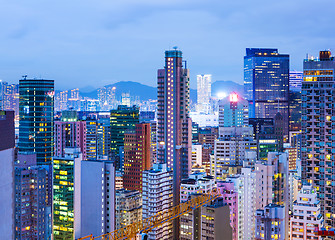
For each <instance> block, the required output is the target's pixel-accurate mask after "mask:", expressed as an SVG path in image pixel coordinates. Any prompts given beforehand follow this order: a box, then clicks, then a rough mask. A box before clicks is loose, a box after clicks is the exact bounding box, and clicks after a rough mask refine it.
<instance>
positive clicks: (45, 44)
mask: <svg viewBox="0 0 335 240" xmlns="http://www.w3.org/2000/svg"><path fill="white" fill-rule="evenodd" d="M0 4H1V5H0V6H1V8H0V29H1V34H0V46H1V47H0V79H2V80H4V81H8V82H17V81H18V79H19V78H20V77H21V76H22V75H24V74H28V76H30V77H43V78H49V79H55V80H56V87H57V88H59V89H64V88H73V87H85V86H94V87H99V86H102V85H106V84H111V83H114V82H117V81H137V82H141V83H144V84H148V85H151V86H155V85H156V72H157V69H158V68H161V67H163V64H164V61H163V57H164V50H166V49H169V48H172V47H173V46H178V47H179V48H180V49H181V50H182V51H183V53H184V58H185V59H186V60H187V61H188V67H189V68H190V71H191V86H192V87H193V88H195V86H196V81H195V76H196V74H207V73H210V74H212V75H213V80H214V81H216V80H231V81H236V82H238V83H242V82H243V56H244V54H245V48H247V47H271V48H278V49H279V51H280V52H281V53H288V54H290V56H291V69H296V70H301V69H302V60H303V59H304V58H305V56H306V53H310V54H312V55H317V54H318V51H319V50H324V49H333V50H334V51H335V48H334V46H335V31H334V28H335V27H334V23H335V14H334V9H335V1H334V0H317V1H315V0H314V1H311V0H304V1H302V0H281V1H271V0H270V1H269V0H267V1H266V0H254V1H250V0H249V1H247V0H240V1H223V0H202V1H200V0H169V1H166V0H120V1H119V0H109V1H107V0H98V1H87V0H81V1H79V0H71V1H65V0H58V1H46V0H29V1H23V0H21V1H17V0H11V1H4V0H0Z"/></svg>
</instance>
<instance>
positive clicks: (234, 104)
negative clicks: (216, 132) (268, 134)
mask: <svg viewBox="0 0 335 240" xmlns="http://www.w3.org/2000/svg"><path fill="white" fill-rule="evenodd" d="M248 119H249V115H248V101H247V100H245V99H243V98H242V97H240V96H239V95H238V94H237V93H234V92H233V93H231V94H230V95H229V96H228V97H226V98H224V99H222V100H220V102H219V128H222V127H241V126H247V125H248Z"/></svg>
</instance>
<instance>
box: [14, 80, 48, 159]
mask: <svg viewBox="0 0 335 240" xmlns="http://www.w3.org/2000/svg"><path fill="white" fill-rule="evenodd" d="M19 92H20V102H19V103H20V104H19V105H20V106H19V116H20V121H19V122H20V127H19V151H20V152H35V153H36V155H37V164H51V160H52V157H53V153H54V121H53V119H54V80H45V79H27V77H26V76H24V77H23V79H21V80H20V81H19Z"/></svg>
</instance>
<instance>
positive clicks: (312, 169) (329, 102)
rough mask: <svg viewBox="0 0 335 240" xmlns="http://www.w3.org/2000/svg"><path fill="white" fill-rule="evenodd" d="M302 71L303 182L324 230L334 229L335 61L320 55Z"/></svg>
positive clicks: (305, 65)
mask: <svg viewBox="0 0 335 240" xmlns="http://www.w3.org/2000/svg"><path fill="white" fill-rule="evenodd" d="M303 68H304V81H303V82H302V134H301V135H302V151H301V152H302V159H301V165H302V181H303V183H306V182H308V183H309V184H311V185H312V186H313V187H314V188H316V190H317V194H318V199H319V200H320V202H321V213H322V215H323V218H324V221H325V226H334V224H335V215H334V207H335V199H334V191H335V186H334V177H333V175H334V160H335V155H334V151H335V148H334V141H335V137H334V129H333V125H334V123H335V115H334V112H333V111H334V103H335V98H334V95H335V91H334V84H335V79H334V72H335V60H334V57H331V53H330V52H329V51H321V52H320V57H319V59H312V58H310V59H306V60H305V61H304V64H303Z"/></svg>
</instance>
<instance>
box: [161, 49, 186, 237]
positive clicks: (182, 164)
mask: <svg viewBox="0 0 335 240" xmlns="http://www.w3.org/2000/svg"><path fill="white" fill-rule="evenodd" d="M189 81H190V78H189V70H188V69H187V68H186V63H185V65H184V66H183V59H182V52H181V51H180V50H177V49H175V50H169V51H165V68H164V69H159V70H158V84H157V85H158V86H157V88H158V105H157V108H158V109H157V120H158V128H157V141H158V143H159V146H158V149H157V150H158V151H157V160H158V162H159V163H167V166H168V168H169V169H171V170H172V171H173V202H174V204H175V205H177V204H179V189H180V182H181V179H182V178H188V175H189V173H190V171H191V157H192V152H191V151H192V149H191V146H192V121H191V118H190V117H189V100H190V86H189V84H190V83H189ZM176 231H177V230H176Z"/></svg>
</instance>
